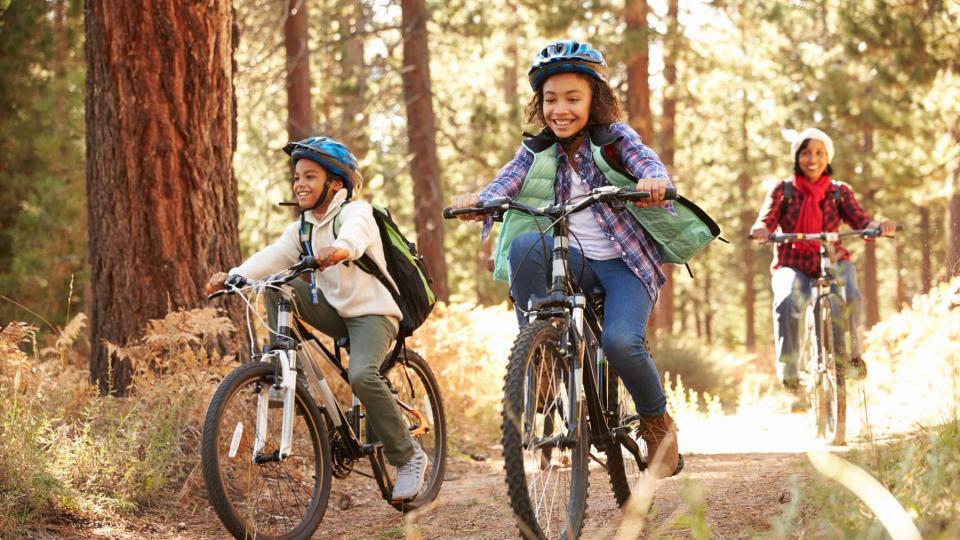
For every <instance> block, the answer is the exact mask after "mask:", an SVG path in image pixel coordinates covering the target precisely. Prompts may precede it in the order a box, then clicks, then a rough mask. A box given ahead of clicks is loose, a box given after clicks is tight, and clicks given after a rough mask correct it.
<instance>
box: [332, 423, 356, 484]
mask: <svg viewBox="0 0 960 540" xmlns="http://www.w3.org/2000/svg"><path fill="white" fill-rule="evenodd" d="M330 451H331V452H330V453H331V454H332V455H333V476H334V477H336V478H346V477H347V475H349V474H350V473H351V472H353V464H354V463H355V461H354V459H353V458H352V457H350V456H349V454H348V450H347V445H346V444H345V443H344V440H343V434H342V433H340V431H339V430H332V431H330Z"/></svg>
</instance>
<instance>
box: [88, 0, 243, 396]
mask: <svg viewBox="0 0 960 540" xmlns="http://www.w3.org/2000/svg"><path fill="white" fill-rule="evenodd" d="M84 9H85V22H84V24H85V32H86V45H85V47H86V58H87V98H86V126H87V132H86V139H87V140H86V143H87V198H88V203H87V204H88V212H89V223H88V231H89V242H90V265H91V286H92V288H93V302H92V309H91V311H92V321H91V332H92V338H91V341H92V344H93V351H92V353H91V358H90V376H91V381H92V382H94V383H95V384H97V385H98V386H99V388H100V390H101V391H103V392H108V391H109V392H112V393H114V394H119V395H123V394H125V392H126V390H127V388H128V386H129V383H130V377H131V367H132V366H131V364H130V361H129V360H122V361H121V360H118V359H116V358H110V357H109V355H108V353H107V350H106V348H105V345H104V341H105V340H106V341H109V342H111V343H113V344H115V345H119V346H123V345H125V344H127V343H128V342H129V341H130V340H131V339H133V338H136V337H138V336H139V335H140V332H141V331H142V329H143V327H144V325H145V323H146V322H147V320H148V319H153V318H158V317H162V316H163V315H164V314H165V313H167V311H168V310H170V309H178V308H192V307H196V306H199V305H202V304H204V303H205V295H204V290H203V288H204V285H205V283H206V280H207V278H208V277H209V275H210V274H211V273H212V272H213V271H215V270H222V269H226V268H230V267H231V266H233V265H234V264H236V263H237V262H238V261H239V259H240V246H239V239H238V235H237V218H238V215H237V184H236V179H235V178H234V176H233V172H232V168H231V160H232V157H233V151H234V148H235V146H236V120H235V119H236V110H235V99H234V89H233V72H234V64H233V58H232V57H233V50H234V47H235V44H236V41H235V39H236V33H235V31H234V26H233V14H232V11H231V4H230V2H229V1H228V0H209V1H207V2H190V3H184V2H177V1H175V0H154V1H153V2H151V3H150V9H146V10H145V9H143V7H142V6H140V5H139V4H137V3H130V2H111V1H108V0H86V1H85V4H84Z"/></svg>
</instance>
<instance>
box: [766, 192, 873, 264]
mask: <svg viewBox="0 0 960 540" xmlns="http://www.w3.org/2000/svg"><path fill="white" fill-rule="evenodd" d="M784 185H785V182H780V183H779V184H777V186H776V187H774V188H773V189H772V190H770V193H768V194H767V198H766V199H765V200H764V201H763V207H762V208H761V209H760V216H759V217H758V218H757V222H756V224H755V225H754V228H756V227H759V226H761V225H763V226H765V227H766V228H767V230H768V231H770V232H773V231H775V230H777V228H778V227H779V229H780V231H781V232H785V233H793V232H796V228H797V221H798V220H799V219H800V207H801V206H802V205H803V194H802V193H800V190H799V189H797V186H793V193H792V194H791V196H790V201H789V202H787V201H786V200H784V197H783V189H784ZM837 190H839V191H840V195H839V198H838V197H837ZM820 211H821V212H823V228H822V230H823V231H827V232H837V231H839V230H840V222H841V221H843V222H845V223H847V224H848V225H850V227H852V228H854V229H864V228H866V227H867V226H868V225H869V224H870V221H871V219H870V216H869V215H867V213H866V212H864V210H863V208H861V207H860V204H859V203H857V199H856V198H855V197H854V196H853V190H852V189H850V185H849V184H846V183H844V182H837V181H834V182H831V183H830V187H828V188H827V194H826V196H825V197H824V198H823V201H822V202H821V203H820ZM833 247H834V248H835V249H836V252H837V260H850V252H849V251H847V250H846V249H845V248H844V247H843V243H842V242H840V241H839V240H838V241H836V242H833ZM784 266H787V267H790V268H795V269H797V270H799V271H801V272H803V273H804V274H806V275H808V276H810V277H817V276H818V275H820V256H819V255H818V254H817V253H813V254H812V255H809V254H803V253H801V252H799V251H797V249H796V248H795V247H794V245H793V244H792V243H784V244H777V245H776V247H775V249H774V253H773V262H772V263H771V264H770V271H771V272H773V271H774V270H776V269H777V268H781V267H784Z"/></svg>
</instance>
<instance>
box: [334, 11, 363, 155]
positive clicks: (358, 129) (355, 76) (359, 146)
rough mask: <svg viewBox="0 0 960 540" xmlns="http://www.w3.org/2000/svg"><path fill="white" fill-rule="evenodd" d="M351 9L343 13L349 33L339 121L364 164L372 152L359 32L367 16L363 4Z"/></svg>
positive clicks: (346, 139)
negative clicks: (368, 154)
mask: <svg viewBox="0 0 960 540" xmlns="http://www.w3.org/2000/svg"><path fill="white" fill-rule="evenodd" d="M349 6H350V9H348V10H344V11H342V12H341V13H340V28H342V29H344V31H345V32H346V33H347V36H346V38H345V41H344V43H343V48H342V53H343V62H342V63H341V65H342V67H343V74H342V75H341V78H340V83H339V84H338V85H336V86H339V87H340V88H342V90H341V92H340V93H341V94H342V95H340V96H338V97H340V98H342V100H343V110H342V114H341V120H340V129H341V131H340V136H341V137H342V140H343V142H344V143H346V144H347V146H349V147H350V149H351V150H352V151H353V153H354V155H355V156H357V159H358V160H362V159H363V157H364V156H365V155H366V154H367V152H368V150H369V145H370V143H369V136H368V134H367V117H366V112H365V109H366V107H367V105H368V102H367V100H368V96H367V74H366V63H365V60H364V44H363V42H364V35H362V34H360V33H359V32H360V31H361V30H363V29H364V28H366V24H367V12H366V10H365V8H364V5H363V2H362V1H361V0H352V1H350V2H349Z"/></svg>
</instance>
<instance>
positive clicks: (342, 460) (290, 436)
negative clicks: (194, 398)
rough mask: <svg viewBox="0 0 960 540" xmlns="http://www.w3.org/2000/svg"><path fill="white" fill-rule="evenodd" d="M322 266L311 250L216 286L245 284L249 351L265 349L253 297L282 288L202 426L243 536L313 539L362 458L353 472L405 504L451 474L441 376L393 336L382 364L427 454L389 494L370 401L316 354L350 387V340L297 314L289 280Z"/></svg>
mask: <svg viewBox="0 0 960 540" xmlns="http://www.w3.org/2000/svg"><path fill="white" fill-rule="evenodd" d="M316 268H317V265H316V262H315V261H314V259H313V257H305V258H304V259H302V260H301V261H300V262H298V263H297V264H295V265H294V266H292V267H290V268H289V269H287V270H284V271H281V272H279V273H277V274H274V275H272V276H269V277H267V278H266V279H263V280H247V279H244V278H242V277H240V276H230V277H229V279H228V280H227V283H226V285H225V287H226V288H225V289H224V290H222V291H218V292H215V293H213V294H211V295H210V296H209V298H216V297H218V296H221V295H224V294H236V295H239V296H240V297H241V298H242V299H243V300H244V301H245V303H246V305H247V328H248V334H249V336H250V342H251V350H256V347H255V345H254V339H253V332H252V321H253V319H257V318H258V316H257V314H256V312H255V309H254V305H255V302H251V301H250V299H249V298H248V296H250V297H253V296H257V297H259V295H261V294H262V293H263V292H264V291H265V290H266V289H273V290H276V291H278V292H279V294H277V298H278V300H277V308H278V316H277V329H276V330H271V331H270V335H271V336H272V338H271V340H270V344H269V345H268V346H267V347H265V348H264V349H263V351H262V352H260V353H256V354H254V355H253V357H252V358H251V361H250V362H248V363H246V364H244V365H242V366H240V367H238V368H237V369H235V370H234V371H233V372H231V373H230V374H229V375H227V377H225V378H224V379H223V381H222V382H221V383H220V385H219V386H218V388H217V390H216V392H215V393H214V395H213V398H212V399H211V401H210V405H209V407H208V408H207V414H206V418H205V421H204V425H203V437H202V440H201V451H200V453H201V463H202V470H203V478H204V482H205V483H206V487H207V493H208V494H209V498H210V503H211V505H212V506H213V508H214V510H216V513H217V516H219V518H220V521H221V522H223V525H224V526H225V527H226V528H227V530H228V531H229V532H230V534H232V535H233V536H234V537H235V538H238V539H240V538H244V539H252V538H256V539H270V540H274V539H277V540H280V539H284V540H286V539H301V538H309V537H310V536H311V535H312V534H313V532H314V531H315V530H316V529H317V527H318V526H319V525H320V521H321V520H322V519H323V515H324V513H325V511H326V507H327V501H328V498H329V495H330V487H331V483H332V477H336V478H344V477H346V476H347V475H349V474H350V473H351V472H353V471H355V465H356V464H358V463H359V462H360V461H362V460H365V459H366V460H369V463H370V468H371V473H365V472H363V471H361V470H359V469H357V470H356V471H355V472H357V473H358V474H361V475H363V476H369V477H371V478H373V479H374V480H376V482H377V484H378V486H379V487H380V492H381V495H382V496H383V498H384V499H385V500H387V501H388V502H389V503H390V504H391V505H392V506H393V507H394V508H396V509H397V510H400V511H402V512H408V511H410V510H413V509H416V508H419V507H421V506H423V505H425V504H427V503H429V502H431V501H433V500H434V499H435V498H436V497H437V494H438V493H439V491H440V486H441V484H442V482H443V475H444V470H445V466H446V455H447V431H446V420H445V417H444V411H443V402H442V401H441V399H440V388H439V385H438V384H437V381H436V378H435V377H434V375H433V372H432V371H431V370H430V367H429V366H428V365H427V364H426V362H425V361H424V360H423V358H421V357H420V355H418V354H417V353H415V352H413V351H411V350H409V349H406V347H403V346H400V347H396V348H395V349H394V350H393V352H392V353H389V354H388V355H387V357H386V359H385V361H384V363H383V364H382V366H381V368H380V372H381V374H382V376H383V377H384V379H385V380H386V382H387V385H388V387H389V388H390V390H391V392H392V393H393V394H394V395H395V396H396V402H397V405H398V406H399V407H400V410H401V413H402V415H403V417H404V418H405V419H406V420H407V422H408V425H409V429H410V433H411V435H412V436H413V437H414V438H415V440H417V441H418V442H419V443H420V445H421V446H422V447H423V449H424V451H425V452H426V453H427V456H428V457H429V458H430V463H429V465H428V469H427V472H426V476H425V483H424V488H423V489H422V490H421V492H420V495H419V496H418V497H416V498H415V499H412V500H391V497H392V492H393V483H394V478H395V472H391V471H390V470H389V469H388V467H387V463H386V461H385V458H384V454H383V444H382V443H381V442H380V441H379V440H378V439H377V436H376V433H374V432H373V430H372V429H371V428H370V426H369V425H367V423H366V422H365V421H364V418H365V413H364V409H363V406H362V405H361V403H360V401H359V399H357V397H356V396H352V395H349V396H348V399H349V400H350V405H349V406H347V405H345V404H341V402H340V401H339V400H338V399H337V398H336V397H335V395H334V392H333V391H332V390H331V388H330V386H329V385H328V384H327V381H326V380H325V379H324V378H323V375H322V372H321V371H320V366H319V364H318V363H317V357H318V356H319V357H323V358H325V359H326V360H327V361H328V362H329V363H330V365H331V366H332V367H333V368H334V369H335V370H336V372H337V373H338V374H339V375H340V377H341V378H342V379H343V380H344V381H345V382H347V388H349V381H348V370H347V368H345V367H344V365H343V358H342V351H349V340H348V339H347V338H346V337H343V338H339V339H337V340H334V342H333V349H334V350H333V352H331V351H330V349H329V348H328V347H327V346H326V345H324V343H323V341H321V338H320V336H321V334H320V333H319V331H317V330H315V329H313V328H311V327H310V326H309V325H308V324H307V323H306V322H305V321H303V320H301V319H300V318H299V317H298V316H297V315H296V313H295V311H294V306H295V304H294V302H293V297H292V294H291V292H290V290H289V289H288V288H287V287H284V284H286V283H289V282H290V281H292V280H294V279H296V278H297V277H298V276H300V275H302V274H305V273H308V272H312V271H313V270H314V269H316ZM260 322H262V321H260ZM348 393H349V392H348ZM314 396H318V397H319V398H320V400H319V402H318V401H316V400H315V399H314Z"/></svg>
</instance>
